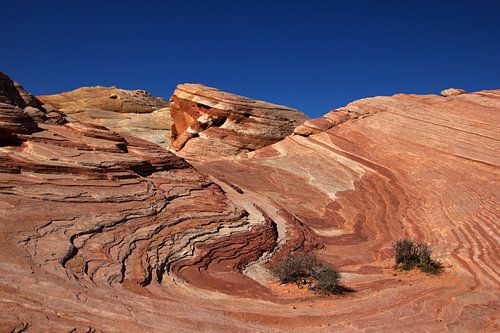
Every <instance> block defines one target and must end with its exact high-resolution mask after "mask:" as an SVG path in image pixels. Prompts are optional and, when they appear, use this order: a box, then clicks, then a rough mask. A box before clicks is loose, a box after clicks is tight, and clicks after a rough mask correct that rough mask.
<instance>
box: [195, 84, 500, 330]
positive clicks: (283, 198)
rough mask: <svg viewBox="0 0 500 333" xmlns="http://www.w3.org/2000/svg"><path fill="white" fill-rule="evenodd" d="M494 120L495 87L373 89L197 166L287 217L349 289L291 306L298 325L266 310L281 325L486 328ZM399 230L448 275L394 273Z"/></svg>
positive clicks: (493, 318) (494, 248)
mask: <svg viewBox="0 0 500 333" xmlns="http://www.w3.org/2000/svg"><path fill="white" fill-rule="evenodd" d="M499 128H500V90H493V91H480V92H475V93H468V94H460V95H455V94H452V95H450V97H441V96H436V95H424V96H418V95H394V96H392V97H375V98H368V99H362V100H359V101H355V102H353V103H351V104H349V105H347V106H346V107H344V108H340V109H338V110H333V111H332V112H329V113H327V114H326V115H325V116H323V117H321V118H319V119H313V120H310V121H307V122H306V123H305V124H304V125H302V126H299V127H298V128H297V129H296V130H295V133H296V135H292V136H289V137H287V138H286V139H285V140H283V141H280V142H278V143H276V144H274V145H271V146H269V147H266V148H263V149H260V150H257V151H255V152H252V153H249V154H248V158H241V159H237V160H236V159H232V160H219V161H207V162H198V163H195V165H196V167H197V168H198V169H199V170H202V171H204V172H206V173H209V174H211V175H213V177H215V178H217V179H218V180H219V181H222V182H227V183H229V184H233V186H236V187H238V188H240V189H242V191H243V192H244V193H245V195H247V196H251V197H252V198H253V199H254V200H259V199H258V198H265V200H268V202H269V205H271V206H274V207H279V208H280V213H279V214H282V212H288V213H287V214H290V215H292V216H294V217H295V218H296V219H297V221H298V223H300V224H301V225H302V226H303V227H304V228H306V229H308V230H310V232H311V233H310V234H306V237H311V236H314V237H315V238H316V240H315V242H316V243H317V244H319V245H320V246H324V247H323V248H322V249H321V250H320V251H319V256H320V258H321V259H323V260H325V261H327V262H330V263H331V264H333V265H334V266H336V267H337V268H338V269H339V270H340V271H341V272H343V276H344V281H345V284H347V285H348V286H349V287H351V288H354V289H355V290H356V293H355V296H348V297H347V298H342V299H340V300H339V299H335V300H330V301H327V300H324V299H322V300H307V301H306V300H303V301H298V302H297V303H294V304H297V305H296V307H297V310H295V311H294V312H293V317H294V318H302V320H303V322H299V320H297V321H294V320H290V318H289V317H287V314H283V315H277V316H276V315H275V317H274V318H275V320H276V321H279V320H282V321H283V322H285V321H286V322H287V324H284V325H289V326H288V327H290V329H297V330H298V331H300V330H304V331H314V330H318V331H323V330H324V331H335V330H340V331H354V332H364V331H369V332H374V331H375V332H396V331H406V332H408V331H415V332H421V331H429V332H443V331H462V332H472V331H474V332H479V331H495V330H498V325H497V319H498V317H497V314H498V306H499V299H500V298H499V297H500V291H499V284H500V276H499V273H498V272H499V271H500V270H499V268H500V266H499V265H500V262H499V260H498V255H497V253H498V251H499V250H500V248H499V244H500V233H499V232H498V231H499V226H500V222H499V221H500V211H499V209H498V207H499V199H500V168H499V166H500V131H499ZM261 200H262V199H261ZM276 220H277V221H279V219H276ZM287 232H288V230H287ZM289 237H290V236H289V235H288V234H287V235H286V237H285V238H286V239H288V238H289ZM403 237H404V238H413V239H418V240H424V241H427V242H428V243H430V244H431V246H432V248H433V249H434V253H435V256H436V257H437V258H438V259H439V260H441V261H442V262H443V263H444V265H445V273H444V274H443V275H442V276H439V277H428V276H425V275H422V274H417V273H408V274H401V273H396V272H394V271H393V269H392V268H390V267H391V265H392V264H393V261H392V260H393V259H392V251H391V243H392V242H393V241H394V240H396V239H400V238H403ZM310 305H313V308H314V309H311V308H309V306H310ZM290 312H291V311H290ZM270 316H271V314H268V315H264V314H262V318H269V317H270ZM277 318H280V319H277ZM306 322H307V324H306ZM325 326H327V327H325Z"/></svg>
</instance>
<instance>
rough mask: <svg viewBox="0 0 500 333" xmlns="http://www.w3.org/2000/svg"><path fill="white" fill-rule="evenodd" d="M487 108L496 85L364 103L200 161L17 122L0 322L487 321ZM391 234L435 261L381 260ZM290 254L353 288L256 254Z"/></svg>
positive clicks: (490, 187) (1, 188) (493, 228)
mask: <svg viewBox="0 0 500 333" xmlns="http://www.w3.org/2000/svg"><path fill="white" fill-rule="evenodd" d="M8 86H9V87H10V84H9V85H8ZM7 90H8V89H7ZM2 94H3V95H2ZM7 95H12V94H11V93H10V92H8V91H7V92H5V91H3V90H2V93H1V94H0V96H7ZM12 96H14V95H12ZM16 96H17V95H16ZM16 96H15V97H13V99H14V100H16V99H17V97H16ZM2 98H4V99H3V100H5V101H7V99H6V98H5V97H2ZM11 100H12V99H9V101H8V102H6V103H5V104H6V105H9V107H17V106H15V105H14V104H12V103H13V102H11ZM499 112H500V90H496V91H482V92H477V93H466V94H460V95H453V96H449V97H442V96H436V95H426V96H417V95H395V96H392V97H376V98H370V99H364V100H360V101H356V102H353V103H351V104H349V105H348V106H346V107H345V108H342V109H340V110H335V111H332V112H331V113H329V114H327V115H325V116H324V117H323V118H324V119H326V120H322V119H318V120H314V121H311V122H308V123H306V124H305V125H307V128H310V129H312V130H313V131H314V132H311V131H309V130H308V132H307V133H304V132H303V131H299V130H296V132H297V134H295V135H291V136H288V137H287V138H286V139H284V140H282V141H280V142H277V143H274V144H272V145H270V146H267V147H264V148H262V149H258V150H256V151H253V152H250V153H248V154H243V155H241V156H240V158H239V159H218V160H208V159H206V160H205V161H201V160H198V161H196V160H193V161H194V162H193V163H194V165H195V166H196V168H197V170H195V169H194V168H192V167H191V165H190V164H188V163H187V162H186V161H185V160H184V159H182V158H181V157H178V156H175V155H173V154H172V153H169V152H167V151H165V150H164V149H162V148H161V147H159V146H157V145H155V144H153V143H150V142H147V141H144V140H142V139H139V138H135V137H132V136H128V135H123V134H118V133H116V132H113V131H110V130H108V129H106V128H104V127H101V126H98V125H90V124H82V123H68V124H64V125H53V124H45V123H36V122H35V121H34V120H33V118H28V119H31V120H30V123H35V125H36V126H37V128H36V129H29V130H15V131H14V132H13V133H14V135H16V137H18V138H19V141H15V142H14V141H13V142H9V143H8V144H4V145H2V146H1V147H0V233H1V235H2V242H1V243H0V262H1V263H2V264H1V265H0V309H1V310H2V311H0V331H2V332H3V331H5V332H16V331H29V330H32V331H36V332H39V331H56V332H58V331H69V332H71V331H76V332H86V331H87V332H93V331H95V332H99V331H102V332H145V331H146V332H149V331H150V332H153V331H154V332H163V331H165V332H172V331H175V332H199V331H203V332H269V331H273V332H332V331H342V332H364V331H369V332H386V331H405V332H421V331H428V332H442V331H457V332H459V331H467V332H476V331H495V330H498V325H497V322H496V320H497V312H498V311H497V309H498V304H499V303H498V300H499V296H500V295H499V291H498V290H499V281H500V278H499V276H498V273H497V272H498V271H499V269H498V268H499V267H498V258H497V256H496V254H497V253H498V250H499V249H498V244H499V238H500V235H499V233H498V221H499V219H498V216H499V215H500V214H499V213H500V212H499V211H498V208H497V207H498V198H499V196H500V193H499V192H498V188H499V184H498V183H499V179H500V177H499V176H500V174H499V173H500V172H499V164H500V160H499V157H498V156H499V154H498V152H499V151H500V145H499V142H500V133H499V132H498V128H499V123H498V121H499V117H498V113H499ZM23 119H26V118H23ZM174 119H175V118H174ZM11 123H15V122H14V121H11ZM325 123H326V125H324V124H325ZM18 126H19V127H20V128H27V127H26V126H25V125H22V122H21V125H18ZM0 128H1V129H3V128H4V123H0ZM21 132H22V133H21ZM189 141H191V140H189ZM201 172H203V173H201ZM401 237H408V238H415V239H419V240H425V241H427V242H429V243H430V245H431V246H432V248H433V249H434V251H435V256H436V258H437V259H439V260H441V261H442V262H443V263H444V265H445V272H444V274H443V275H442V276H437V277H429V276H426V275H425V274H423V273H417V272H409V273H401V272H396V271H394V270H393V269H392V267H391V266H392V264H393V262H392V259H391V255H392V253H391V250H390V247H391V243H392V241H393V240H395V239H399V238H401ZM295 250H305V251H312V250H315V251H318V254H319V256H320V258H321V259H322V260H324V261H326V262H329V263H331V264H332V265H335V266H336V267H337V268H338V269H339V270H340V271H341V273H342V275H343V282H344V284H345V285H346V286H347V287H350V288H352V289H354V290H355V292H354V293H351V294H348V295H345V296H343V297H328V296H322V295H317V294H314V293H312V292H309V291H307V290H306V289H305V288H303V289H300V288H297V287H295V286H291V285H289V286H284V285H280V284H279V283H277V282H276V280H275V279H274V278H273V277H272V276H271V275H270V274H269V271H268V268H269V265H270V264H272V262H273V261H275V260H277V259H278V258H282V257H285V256H287V255H289V253H290V252H292V251H295Z"/></svg>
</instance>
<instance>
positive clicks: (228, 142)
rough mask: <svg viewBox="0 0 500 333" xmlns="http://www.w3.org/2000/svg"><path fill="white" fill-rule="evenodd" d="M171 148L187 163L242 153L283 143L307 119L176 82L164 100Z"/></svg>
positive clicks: (291, 111) (285, 109)
mask: <svg viewBox="0 0 500 333" xmlns="http://www.w3.org/2000/svg"><path fill="white" fill-rule="evenodd" d="M170 110H171V113H172V118H173V120H174V125H173V127H172V134H171V136H172V139H171V141H172V143H171V149H172V150H173V151H175V152H176V153H177V154H179V155H181V156H184V157H186V158H189V159H190V160H205V159H212V158H221V157H227V156H235V155H239V154H242V153H247V152H250V151H253V150H256V149H259V148H262V147H265V146H268V145H270V144H272V143H274V142H277V141H279V140H281V139H283V138H284V137H285V136H287V135H289V134H291V133H292V131H293V129H294V128H295V127H296V126H298V125H300V124H301V123H303V122H304V121H305V120H306V119H307V117H306V116H305V115H304V114H303V113H301V112H299V111H297V110H295V109H291V108H289V107H286V106H281V105H276V104H272V103H268V102H263V101H258V100H254V99H251V98H247V97H243V96H238V95H234V94H230V93H227V92H223V91H220V90H218V89H215V88H210V87H206V86H204V85H201V84H181V85H178V86H177V89H176V90H175V91H174V93H173V95H172V97H171V98H170Z"/></svg>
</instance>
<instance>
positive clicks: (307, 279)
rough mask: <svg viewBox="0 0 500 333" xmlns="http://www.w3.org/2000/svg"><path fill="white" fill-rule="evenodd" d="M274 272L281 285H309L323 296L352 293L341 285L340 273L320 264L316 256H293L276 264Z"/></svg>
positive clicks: (304, 254) (302, 254) (303, 254)
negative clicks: (292, 283)
mask: <svg viewBox="0 0 500 333" xmlns="http://www.w3.org/2000/svg"><path fill="white" fill-rule="evenodd" d="M272 272H273V273H274V275H275V276H276V277H277V278H278V279H279V280H280V282H281V283H290V282H294V283H296V284H297V285H299V286H302V285H308V286H309V289H311V290H313V291H315V292H318V293H322V294H343V293H345V292H348V291H352V290H351V289H349V288H346V287H344V286H342V285H341V284H340V273H339V272H337V271H336V270H335V269H334V268H332V267H330V266H328V265H326V264H324V263H320V262H319V261H318V259H317V258H316V256H315V255H314V254H308V253H295V254H291V255H290V256H289V257H287V258H285V259H283V260H280V261H278V262H276V263H275V264H274V266H273V267H272Z"/></svg>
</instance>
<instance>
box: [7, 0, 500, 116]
mask: <svg viewBox="0 0 500 333" xmlns="http://www.w3.org/2000/svg"><path fill="white" fill-rule="evenodd" d="M1 7H2V9H1V11H0V70H2V71H5V72H6V73H7V74H9V75H10V76H11V77H12V78H13V79H15V80H17V81H19V82H21V83H22V84H23V85H24V86H25V87H26V88H27V89H28V90H30V91H31V92H33V93H34V94H37V95H38V94H51V93H58V92H62V91H67V90H72V89H75V88H78V87H80V86H89V85H105V86H111V85H116V86H119V87H122V88H126V89H144V90H147V91H149V92H151V93H152V94H153V95H156V96H162V97H165V98H168V97H169V96H170V94H171V93H172V91H173V90H174V88H175V86H176V84H178V83H185V82H190V83H204V84H206V85H209V86H214V87H217V88H220V89H223V90H226V91H229V92H234V93H238V94H242V95H246V96H249V97H253V98H258V99H263V100H267V101H272V102H275V103H279V104H284V105H288V106H291V107H295V108H298V109H300V110H301V111H303V112H305V113H307V114H308V115H309V116H311V117H316V116H320V115H322V114H324V113H326V112H327V111H328V110H330V109H332V108H334V107H340V106H343V105H345V104H347V103H348V102H350V101H352V100H355V99H359V98H363V97H370V96H376V95H391V94H394V93H398V92H405V93H439V91H440V90H442V89H444V88H448V87H458V88H463V89H466V90H468V91H474V90H481V89H493V88H500V1H499V0H491V1H489V0H476V1H460V0H454V1H440V0H434V1H424V0H421V1H404V0H400V1H382V0H381V1H376V0H373V1H314V0H309V1H271V0H268V1H256V0H255V1H238V0H233V1H207V0H205V1H189V0H178V1H140V0H135V1H126V0H122V1H107V0H100V1H93V0H86V1H68V0H66V1H50V0H46V1H20V0H13V1H6V2H5V3H4V4H3V5H2V6H1Z"/></svg>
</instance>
